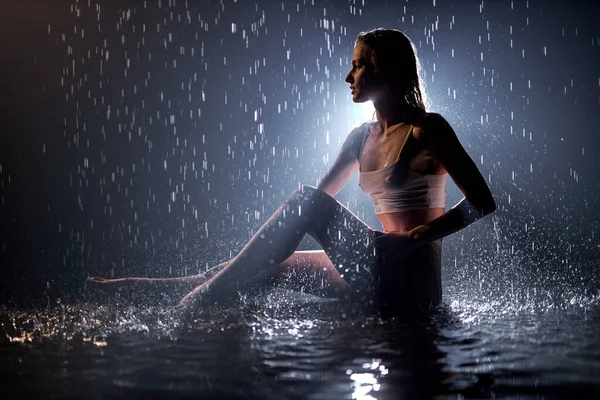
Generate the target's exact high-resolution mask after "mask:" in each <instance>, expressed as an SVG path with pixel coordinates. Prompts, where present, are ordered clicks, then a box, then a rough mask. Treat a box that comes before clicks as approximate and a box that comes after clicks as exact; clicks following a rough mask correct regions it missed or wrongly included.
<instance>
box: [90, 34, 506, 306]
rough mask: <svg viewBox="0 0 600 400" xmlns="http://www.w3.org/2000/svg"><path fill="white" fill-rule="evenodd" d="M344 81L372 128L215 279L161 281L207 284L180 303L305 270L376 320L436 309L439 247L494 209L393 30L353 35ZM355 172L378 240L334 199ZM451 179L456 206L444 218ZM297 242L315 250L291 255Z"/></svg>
mask: <svg viewBox="0 0 600 400" xmlns="http://www.w3.org/2000/svg"><path fill="white" fill-rule="evenodd" d="M345 81H346V82H347V83H349V84H350V89H351V90H352V99H353V101H354V102H355V103H363V102H365V101H368V100H371V101H372V102H373V105H374V106H375V113H376V121H373V122H370V123H365V124H362V125H361V126H359V127H357V128H355V129H354V130H352V132H350V134H349V135H348V137H347V138H346V140H345V142H344V144H343V145H342V148H341V150H340V153H339V155H338V156H337V158H336V160H335V162H334V164H333V165H332V166H331V168H330V170H329V171H328V172H327V173H326V174H325V176H323V178H322V179H321V181H320V183H319V185H318V187H317V188H314V187H311V186H302V187H301V188H299V189H297V190H295V191H294V192H293V193H292V194H291V196H290V197H289V198H288V199H287V200H286V201H285V202H284V203H283V204H282V205H281V207H279V209H278V210H277V211H276V212H275V213H274V214H273V215H272V216H271V217H270V218H269V220H268V221H267V222H265V224H264V225H263V226H262V227H261V228H260V229H259V230H258V232H257V233H256V234H255V235H254V236H253V237H252V238H251V239H250V241H249V242H248V243H247V244H246V245H245V246H244V248H243V249H242V250H241V251H240V252H239V253H238V254H237V255H236V256H235V257H234V258H232V259H231V260H228V261H226V262H224V263H222V264H220V265H219V266H217V268H215V269H213V270H212V272H211V274H212V275H213V276H211V277H210V278H209V277H208V276H205V275H204V274H201V275H197V276H194V277H185V278H176V279H170V280H162V281H163V282H165V281H179V282H187V283H190V282H196V283H198V282H199V281H201V280H205V281H204V282H203V283H201V284H199V285H198V286H197V287H196V288H195V289H193V290H192V291H191V292H190V293H188V294H187V295H186V296H185V297H184V298H183V299H182V300H181V302H180V305H181V306H183V307H189V306H195V305H197V304H198V301H199V300H202V301H209V302H213V301H222V300H224V299H225V298H229V297H231V296H235V294H236V293H237V291H238V290H242V289H245V288H248V287H249V286H250V285H252V284H253V283H255V280H256V278H257V277H260V278H264V277H268V276H271V277H272V276H274V275H281V274H283V273H286V272H289V271H303V272H304V275H305V276H311V277H312V278H313V280H312V284H313V285H314V286H320V285H321V284H322V285H323V286H324V287H326V288H329V289H332V290H335V291H343V292H344V293H347V294H349V295H351V296H352V297H354V298H355V299H357V300H362V304H366V305H369V306H371V307H374V308H378V309H379V310H381V311H392V312H395V311H398V310H402V309H406V308H411V307H412V306H417V307H420V306H422V305H428V304H437V303H439V302H440V301H441V295H442V287H441V271H440V269H441V268H440V267H441V250H442V238H443V237H444V236H447V235H449V234H451V233H454V232H456V231H458V230H460V229H462V228H464V227H466V226H467V225H469V224H470V223H472V222H474V221H475V220H477V219H479V218H482V217H483V216H485V215H486V214H489V213H491V212H493V211H494V210H495V209H496V205H495V202H494V199H493V197H492V194H491V192H490V190H489V187H488V186H487V184H486V182H485V180H484V179H483V177H482V175H481V173H480V171H479V170H478V169H477V166H476V165H475V163H474V162H473V161H472V159H471V158H470V157H469V155H468V154H467V153H466V151H465V150H464V148H463V147H462V145H461V144H460V142H459V141H458V138H457V137H456V134H455V133H454V131H453V129H452V128H451V127H450V125H449V124H448V122H446V120H445V119H444V118H443V117H442V116H440V115H439V114H432V113H427V112H426V111H425V105H424V94H423V91H422V88H421V81H420V78H419V60H418V58H417V56H416V50H415V47H414V45H413V43H412V42H411V41H410V39H409V38H408V37H407V36H405V35H404V34H403V33H402V32H400V31H397V30H388V29H381V28H380V29H375V30H372V31H369V32H364V33H361V34H360V35H359V36H358V39H357V41H356V45H355V48H354V52H353V54H352V69H351V70H350V72H349V73H348V75H347V76H346V79H345ZM357 170H358V171H359V174H360V180H359V182H360V187H361V188H362V190H363V191H364V192H365V193H367V194H368V195H369V196H370V197H372V198H373V200H374V204H375V212H376V214H377V217H378V218H379V220H380V221H381V224H382V226H383V232H380V231H377V230H373V229H371V228H370V227H369V226H367V225H366V224H365V223H363V222H362V221H361V220H360V219H359V218H357V217H356V216H355V215H353V214H352V213H351V212H350V211H349V210H348V209H346V208H345V207H344V206H343V205H341V204H340V203H339V202H337V201H336V200H335V199H334V198H333V197H332V196H334V195H335V194H336V193H337V192H338V191H339V190H340V189H341V188H342V187H343V186H344V185H345V184H346V183H347V182H348V181H349V179H350V178H351V177H352V175H353V174H354V173H355V172H356V171H357ZM448 175H450V176H451V177H452V179H453V180H454V182H455V183H456V185H457V186H458V188H459V189H460V190H461V191H462V193H463V194H464V196H465V197H464V198H463V199H462V200H461V201H460V202H459V203H458V204H457V205H456V206H455V207H453V208H452V209H450V210H449V211H448V212H445V184H446V179H447V177H448ZM306 233H308V234H309V235H311V236H313V237H314V238H315V239H316V240H317V242H319V244H320V245H321V247H322V248H323V251H311V252H303V251H295V249H296V248H297V247H298V245H299V244H300V241H301V240H302V238H303V236H304V235H305V234H306ZM90 280H91V281H95V282H108V281H107V280H103V279H102V278H90ZM152 281H153V282H157V281H158V280H152Z"/></svg>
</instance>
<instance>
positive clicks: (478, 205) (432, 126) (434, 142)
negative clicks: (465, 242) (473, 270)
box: [409, 114, 496, 245]
mask: <svg viewBox="0 0 600 400" xmlns="http://www.w3.org/2000/svg"><path fill="white" fill-rule="evenodd" d="M423 125H424V126H423V128H424V129H423V131H422V135H421V138H422V139H424V140H425V141H426V143H427V145H428V147H429V149H430V151H431V152H432V154H433V156H434V158H435V159H436V160H437V161H438V162H439V163H440V164H441V165H442V167H444V169H445V170H446V171H447V172H448V174H449V175H450V177H451V178H452V180H453V181H454V183H456V186H457V187H458V188H459V189H460V191H461V192H462V193H463V195H464V196H465V197H464V198H463V199H462V200H461V201H459V202H458V204H456V205H455V206H454V207H452V208H451V209H450V210H448V211H447V212H446V213H444V214H443V215H441V216H440V217H438V218H436V219H434V220H432V221H430V222H428V223H427V224H424V225H420V226H417V227H416V228H414V229H412V230H411V231H410V232H409V236H410V237H411V238H412V239H413V240H414V242H415V244H416V245H418V244H420V243H424V242H429V241H433V240H437V239H439V238H442V237H444V236H447V235H450V234H451V233H454V232H456V231H459V230H461V229H462V228H464V227H466V226H468V225H470V224H472V223H473V222H475V221H477V220H478V219H480V218H483V217H484V216H486V215H487V214H490V213H492V212H494V211H495V210H496V202H495V201H494V198H493V196H492V193H491V191H490V188H489V187H488V185H487V183H486V182H485V180H484V178H483V176H482V175H481V172H480V171H479V169H478V168H477V166H476V165H475V163H474V162H473V160H472V159H471V157H469V155H468V154H467V152H466V151H465V149H464V148H463V146H462V145H461V144H460V142H459V140H458V138H457V137H456V133H455V132H454V130H453V129H452V127H451V126H450V124H449V123H448V122H447V121H446V120H445V119H444V118H443V117H442V116H441V115H439V114H429V115H428V116H427V117H425V121H424V124H423Z"/></svg>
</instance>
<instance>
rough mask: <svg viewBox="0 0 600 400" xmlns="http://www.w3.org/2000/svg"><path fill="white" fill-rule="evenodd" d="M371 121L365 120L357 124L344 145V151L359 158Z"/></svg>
mask: <svg viewBox="0 0 600 400" xmlns="http://www.w3.org/2000/svg"><path fill="white" fill-rule="evenodd" d="M370 125H371V123H370V122H365V123H362V124H360V125H357V126H355V127H354V128H353V129H352V130H351V131H350V133H349V134H348V137H347V138H346V140H345V141H344V144H343V145H342V151H343V152H344V153H345V154H347V155H349V156H351V157H354V158H357V159H358V158H359V156H360V154H359V153H360V150H361V147H362V144H363V141H364V139H365V137H366V135H367V134H368V133H369V128H370Z"/></svg>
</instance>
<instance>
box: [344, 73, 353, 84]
mask: <svg viewBox="0 0 600 400" xmlns="http://www.w3.org/2000/svg"><path fill="white" fill-rule="evenodd" d="M344 81H346V82H348V83H352V81H353V79H352V73H350V72H348V75H346V79H344Z"/></svg>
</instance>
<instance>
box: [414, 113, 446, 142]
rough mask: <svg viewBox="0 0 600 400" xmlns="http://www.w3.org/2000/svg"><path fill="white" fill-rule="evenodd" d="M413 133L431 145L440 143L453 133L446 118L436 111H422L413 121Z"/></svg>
mask: <svg viewBox="0 0 600 400" xmlns="http://www.w3.org/2000/svg"><path fill="white" fill-rule="evenodd" d="M415 128H416V129H415V130H414V133H413V135H414V136H415V137H416V138H417V139H420V140H422V141H423V142H426V143H428V144H431V145H436V144H438V145H439V144H441V143H443V142H444V141H445V140H447V139H448V137H449V136H452V135H453V134H454V131H453V130H452V127H451V126H450V124H449V123H448V121H446V119H445V118H444V117H443V116H442V115H440V114H438V113H427V112H426V113H423V114H422V115H420V116H419V118H418V119H417V122H416V123H415Z"/></svg>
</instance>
